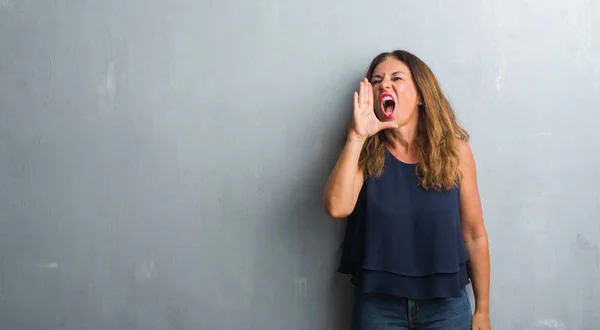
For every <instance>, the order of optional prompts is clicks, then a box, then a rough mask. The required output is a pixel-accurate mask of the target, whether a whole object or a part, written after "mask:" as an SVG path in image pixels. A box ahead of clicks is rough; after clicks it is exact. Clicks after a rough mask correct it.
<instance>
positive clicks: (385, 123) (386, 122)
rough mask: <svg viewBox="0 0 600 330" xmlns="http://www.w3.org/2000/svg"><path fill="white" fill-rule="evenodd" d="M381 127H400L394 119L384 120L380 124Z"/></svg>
mask: <svg viewBox="0 0 600 330" xmlns="http://www.w3.org/2000/svg"><path fill="white" fill-rule="evenodd" d="M379 127H381V129H396V128H398V124H396V123H394V122H393V121H384V122H382V123H381V124H380V125H379Z"/></svg>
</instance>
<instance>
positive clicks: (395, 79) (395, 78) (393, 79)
mask: <svg viewBox="0 0 600 330" xmlns="http://www.w3.org/2000/svg"><path fill="white" fill-rule="evenodd" d="M398 80H402V78H400V77H394V78H392V81H398Z"/></svg>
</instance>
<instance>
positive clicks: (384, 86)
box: [380, 80, 390, 90]
mask: <svg viewBox="0 0 600 330" xmlns="http://www.w3.org/2000/svg"><path fill="white" fill-rule="evenodd" d="M380 87H381V89H382V90H386V89H390V82H389V81H387V80H384V81H382V82H381V84H380Z"/></svg>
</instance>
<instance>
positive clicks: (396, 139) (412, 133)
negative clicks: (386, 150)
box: [385, 118, 418, 151]
mask: <svg viewBox="0 0 600 330" xmlns="http://www.w3.org/2000/svg"><path fill="white" fill-rule="evenodd" d="M417 131H418V118H417V120H414V121H411V122H410V123H407V124H406V125H402V126H400V127H398V128H397V129H394V130H385V137H386V140H387V142H388V144H389V145H390V147H391V148H392V149H395V150H402V151H410V150H411V149H412V146H413V144H414V142H415V139H416V138H417Z"/></svg>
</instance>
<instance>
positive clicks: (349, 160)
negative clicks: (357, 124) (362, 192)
mask: <svg viewBox="0 0 600 330" xmlns="http://www.w3.org/2000/svg"><path fill="white" fill-rule="evenodd" d="M363 144H364V141H362V140H360V139H355V138H353V137H352V136H351V135H350V136H349V137H348V139H347V141H346V145H345V146H344V149H343V150H342V153H341V154H340V157H339V158H338V161H337V163H336V165H335V167H334V169H333V171H332V172H331V174H330V176H329V180H328V181H327V184H326V185H325V189H324V195H323V200H324V204H325V210H326V211H327V213H328V214H329V215H331V216H332V217H335V218H339V217H344V216H345V215H347V214H348V213H350V212H351V211H352V209H353V208H354V199H355V196H354V192H355V184H356V175H357V172H358V160H359V158H360V153H361V150H362V146H363Z"/></svg>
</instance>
